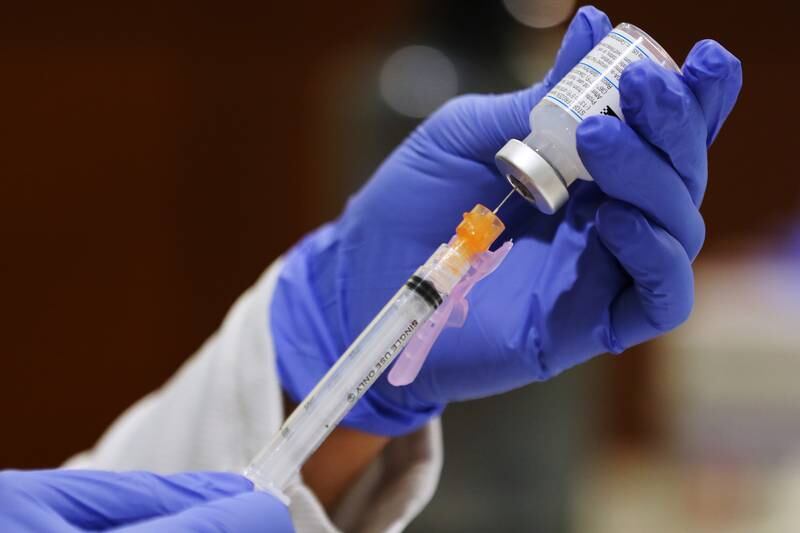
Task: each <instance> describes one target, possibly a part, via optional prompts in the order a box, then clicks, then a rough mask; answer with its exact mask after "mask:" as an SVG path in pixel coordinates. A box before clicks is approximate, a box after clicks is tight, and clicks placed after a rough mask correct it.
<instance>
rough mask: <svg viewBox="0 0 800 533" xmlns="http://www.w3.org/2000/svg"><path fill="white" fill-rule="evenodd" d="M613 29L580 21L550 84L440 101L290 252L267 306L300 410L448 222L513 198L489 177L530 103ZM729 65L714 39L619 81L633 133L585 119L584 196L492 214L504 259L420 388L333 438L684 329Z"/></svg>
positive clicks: (408, 421)
mask: <svg viewBox="0 0 800 533" xmlns="http://www.w3.org/2000/svg"><path fill="white" fill-rule="evenodd" d="M610 30H611V23H610V22H609V20H608V18H607V17H606V15H605V14H604V13H602V12H600V11H598V10H597V9H594V8H591V7H588V8H581V9H580V10H579V11H578V13H577V14H576V16H575V18H574V19H573V21H572V22H571V24H570V26H569V28H568V30H567V33H566V35H565V37H564V41H563V43H562V46H561V50H560V51H559V53H558V56H557V57H556V60H555V65H554V66H553V69H552V70H551V71H550V73H549V74H548V75H547V76H546V78H545V80H544V81H543V82H542V83H540V84H538V85H536V86H534V87H532V88H530V89H526V90H523V91H519V92H515V93H511V94H504V95H470V96H463V97H459V98H456V99H455V100H453V101H451V102H449V103H448V104H446V105H445V106H444V107H442V108H441V109H440V110H439V111H437V112H436V113H435V114H434V115H432V116H431V117H430V118H429V119H428V120H426V121H425V122H424V123H423V124H422V125H421V126H420V127H419V128H417V130H416V131H414V133H413V134H412V135H411V136H409V138H408V139H406V140H405V141H404V142H403V144H402V145H400V147H398V148H397V150H395V151H394V152H393V153H392V154H391V155H390V156H389V157H388V159H386V161H385V162H384V163H383V164H382V165H381V167H380V168H379V169H378V170H377V172H376V173H375V175H374V176H373V177H372V179H370V181H369V182H368V183H367V184H366V186H364V187H363V188H362V189H361V190H360V191H359V192H358V194H356V195H355V196H354V197H353V198H352V199H351V201H350V202H349V203H348V205H347V208H346V209H345V211H344V213H343V214H342V215H341V216H340V217H339V219H338V220H336V221H335V222H333V223H331V224H328V225H326V226H324V227H323V228H321V229H319V230H317V231H316V232H314V233H312V234H311V235H309V236H308V237H307V238H305V239H304V240H303V241H302V242H301V243H300V244H298V245H297V246H296V247H295V248H294V249H293V250H292V251H291V252H290V253H289V254H288V256H287V258H286V262H285V264H284V266H283V270H282V272H281V275H280V279H279V281H278V284H277V288H276V292H275V296H274V299H273V301H272V304H271V306H272V307H271V317H272V323H271V324H270V327H271V329H272V332H273V338H274V342H275V348H276V351H277V360H278V370H279V374H280V379H281V382H282V385H283V387H284V389H285V390H286V392H287V394H288V395H289V396H290V397H291V398H292V399H293V400H294V401H296V402H299V401H300V400H302V399H303V398H304V397H305V396H306V395H307V394H308V393H309V391H310V390H311V389H312V388H313V387H314V385H315V384H316V383H317V382H318V381H319V379H320V378H321V377H322V376H323V375H324V374H325V373H326V372H327V370H328V369H329V368H330V367H331V365H332V364H333V363H334V362H335V361H336V359H337V358H338V357H339V355H340V354H341V353H343V352H344V351H345V349H346V348H347V346H348V345H349V344H350V343H351V342H352V341H353V339H355V338H356V336H357V335H358V334H359V333H360V332H361V330H362V329H363V328H364V326H366V325H367V324H368V323H369V321H370V320H371V319H372V318H373V317H374V316H375V314H376V313H377V312H378V311H379V310H380V309H381V307H382V306H383V305H384V303H385V302H386V301H387V300H388V299H389V298H390V297H391V295H392V294H393V293H394V292H395V291H396V290H397V289H398V288H399V287H400V286H402V285H403V284H404V283H405V281H406V280H407V279H408V277H409V276H410V275H411V273H412V272H413V271H414V270H415V269H416V268H417V267H418V266H419V265H421V264H422V263H423V262H424V261H425V260H426V259H427V258H428V257H429V256H430V254H431V253H433V251H434V250H435V249H436V247H437V246H438V245H439V244H440V243H442V242H446V241H447V240H448V239H449V237H450V234H451V233H452V231H453V228H454V227H455V225H456V224H457V223H458V222H459V221H460V219H461V213H463V212H464V211H468V210H469V209H471V208H472V206H474V205H475V204H476V203H483V204H485V205H489V206H491V205H494V204H496V203H497V202H499V201H500V199H502V198H503V197H504V196H505V194H506V193H507V192H508V190H509V186H508V184H507V183H506V180H505V179H504V178H503V177H501V176H500V175H499V173H498V172H497V170H496V168H495V166H494V155H495V153H496V152H497V150H498V149H500V148H501V147H502V146H503V145H504V144H505V142H506V141H507V140H508V139H511V138H517V139H522V138H524V137H525V136H526V135H527V134H528V132H529V131H530V130H529V124H528V115H529V112H530V110H531V108H532V107H533V106H534V105H535V104H536V103H537V102H538V101H539V100H540V99H541V98H542V97H543V96H544V95H545V94H546V93H547V92H548V91H549V90H550V88H551V87H552V86H553V85H554V84H555V83H556V82H558V81H559V80H560V79H561V78H562V77H563V76H564V75H565V74H566V73H567V72H568V71H569V70H570V69H571V68H572V67H573V66H574V65H575V64H576V63H577V62H578V61H579V60H580V59H582V58H583V57H584V56H585V55H586V53H587V52H589V50H591V48H592V47H593V46H594V45H595V44H596V43H597V42H598V41H600V40H601V39H602V38H603V37H604V36H605V35H606V34H607V33H608V32H609V31H610ZM741 82H742V73H741V64H740V62H739V61H738V60H737V59H736V58H735V57H734V56H732V55H731V54H730V53H729V52H727V51H726V50H725V49H724V48H723V47H722V46H720V45H719V44H717V43H715V42H713V41H702V42H700V43H698V44H697V45H696V46H695V47H694V48H693V49H692V51H691V52H690V54H689V56H688V57H687V59H686V62H685V64H684V66H683V74H682V75H678V74H676V73H673V72H668V71H666V70H665V69H663V68H660V67H658V66H656V65H655V64H653V63H651V62H649V61H641V62H637V63H634V64H633V65H631V66H630V67H629V68H628V69H626V71H625V72H624V74H623V76H622V79H621V82H620V93H621V105H622V109H623V112H624V115H625V117H626V118H627V120H628V122H627V124H626V123H622V122H620V121H619V120H617V119H614V118H611V117H591V118H588V119H586V120H585V121H584V122H583V123H582V124H581V125H580V127H579V128H578V130H577V144H578V151H579V154H580V156H581V158H582V160H583V162H584V164H585V165H586V167H587V169H589V171H590V172H591V174H592V176H593V177H594V178H595V180H596V182H595V183H578V184H576V185H575V186H573V188H572V192H571V199H570V201H569V202H568V203H567V205H566V206H565V207H564V208H563V209H562V210H561V211H560V212H559V213H557V214H556V215H554V216H546V215H542V214H540V213H538V212H537V211H536V210H535V209H534V208H532V207H531V206H529V205H527V204H525V203H524V202H523V201H522V200H518V201H517V202H515V203H511V204H510V205H509V206H507V207H504V208H503V211H502V213H501V216H502V218H503V221H504V222H505V223H506V226H507V227H508V228H509V230H510V231H509V232H508V233H509V234H508V235H505V236H502V237H501V240H505V239H506V238H508V237H513V238H514V241H515V245H514V249H513V250H512V251H511V253H510V254H509V256H508V258H507V259H506V260H505V262H504V263H503V265H502V266H501V267H500V268H499V269H498V270H497V272H495V273H494V274H492V275H491V276H490V277H488V278H487V279H486V280H484V281H483V282H481V283H480V284H478V285H477V286H476V287H475V289H474V290H473V291H472V293H471V295H470V313H469V317H468V318H467V322H466V324H465V325H464V327H463V328H460V329H457V330H447V331H445V332H443V333H442V335H441V337H440V338H439V341H438V342H437V343H436V345H435V346H434V349H433V351H432V352H431V354H430V356H429V357H428V360H427V361H426V363H425V365H424V367H423V368H422V371H421V372H420V374H419V376H418V377H417V379H416V380H415V381H414V383H412V384H411V385H408V386H406V387H399V388H398V387H392V386H391V385H390V384H389V383H388V382H387V381H386V379H385V377H384V378H382V379H380V380H378V381H377V382H376V384H375V385H374V386H373V387H372V388H371V389H370V390H369V391H368V392H367V393H366V394H365V395H364V397H363V398H362V400H361V401H360V402H359V403H358V404H357V405H356V406H355V408H354V409H353V410H352V411H351V412H350V414H349V415H348V416H347V417H346V418H345V420H344V421H343V423H344V424H345V425H348V426H351V427H355V428H359V429H362V430H364V431H368V432H373V433H378V434H384V435H399V434H404V433H407V432H410V431H412V430H414V429H415V428H418V427H419V426H421V425H422V424H424V423H425V422H426V421H427V420H428V419H429V418H430V417H431V416H434V415H436V414H437V413H439V412H440V411H441V410H442V409H443V408H444V406H445V405H446V404H447V403H448V402H451V401H455V400H464V399H469V398H478V397H483V396H488V395H492V394H497V393H501V392H504V391H508V390H510V389H513V388H516V387H520V386H523V385H525V384H527V383H530V382H532V381H536V380H543V379H547V378H549V377H551V376H553V375H555V374H558V373H559V372H562V371H563V370H565V369H567V368H570V367H572V366H574V365H577V364H579V363H581V362H583V361H586V360H587V359H589V358H591V357H594V356H596V355H598V354H601V353H605V352H620V351H622V350H624V349H625V348H628V347H630V346H633V345H634V344H637V343H640V342H644V341H646V340H648V339H651V338H653V337H655V336H657V335H660V334H662V333H664V332H667V331H669V330H671V329H672V328H674V327H676V326H677V325H679V324H680V323H682V322H683V321H684V320H685V319H686V318H687V317H688V315H689V313H690V311H691V309H692V305H693V273H692V268H691V262H692V260H693V259H694V258H695V256H696V255H697V253H698V252H699V250H700V248H701V246H702V243H703V239H704V232H705V226H704V222H703V219H702V216H701V215H700V212H699V210H698V208H699V205H700V201H701V199H702V196H703V192H704V191H705V186H706V179H707V164H706V150H707V148H708V146H709V144H710V143H711V141H712V140H713V139H714V137H715V136H716V134H717V132H718V131H719V129H720V127H721V125H722V123H723V122H724V120H725V118H726V117H727V116H728V114H729V113H730V111H731V109H732V108H733V105H734V103H735V101H736V97H737V95H738V93H739V89H740V87H741Z"/></svg>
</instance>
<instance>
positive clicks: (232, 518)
mask: <svg viewBox="0 0 800 533" xmlns="http://www.w3.org/2000/svg"><path fill="white" fill-rule="evenodd" d="M115 531H118V532H120V533H122V532H127V533H137V532H142V533H144V532H148V533H149V532H159V531H163V532H164V533H168V532H169V533H171V532H173V531H193V532H195V533H204V532H208V533H216V532H219V531H230V532H236V533H256V532H261V531H269V532H270V533H292V532H293V531H294V526H293V525H292V519H291V516H290V515H289V509H288V508H287V507H286V506H285V505H283V504H282V503H281V502H280V501H279V500H277V499H276V498H274V497H273V496H271V495H270V494H269V493H266V492H258V491H256V492H248V493H245V494H238V495H236V496H233V497H230V498H222V499H218V500H215V501H213V502H209V503H205V504H202V505H197V506H195V507H190V508H188V509H186V510H184V511H182V512H180V513H177V514H175V515H172V516H164V517H161V518H156V519H153V520H148V521H146V522H142V523H140V524H136V525H133V526H130V527H125V528H121V529H117V530H115Z"/></svg>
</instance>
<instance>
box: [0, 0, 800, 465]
mask: <svg viewBox="0 0 800 533" xmlns="http://www.w3.org/2000/svg"><path fill="white" fill-rule="evenodd" d="M481 1H488V0H481ZM18 4H20V3H15V4H14V7H9V6H4V9H3V13H2V15H0V65H2V67H3V68H2V78H1V79H2V82H1V83H0V102H1V103H0V106H2V109H3V112H2V114H1V115H0V121H2V126H0V140H2V143H0V176H2V177H1V178H0V245H1V246H2V249H0V295H1V297H2V306H0V324H2V332H3V343H2V349H0V357H1V358H2V359H1V360H0V361H2V363H1V364H2V366H0V421H1V422H2V425H3V442H2V444H0V467H9V466H16V467H35V466H44V465H55V464H57V463H59V462H60V461H62V460H63V459H65V458H66V457H67V456H68V455H70V454H71V453H74V452H76V451H78V450H80V449H82V448H85V447H87V446H89V445H91V443H92V442H93V441H94V439H95V438H96V437H97V436H98V435H99V434H100V432H101V431H102V430H103V429H104V428H105V427H106V426H107V425H108V423H109V422H110V421H111V420H113V419H114V417H115V416H116V415H117V414H119V412H120V411H121V410H122V409H124V408H125V407H126V406H128V405H129V404H131V403H132V402H133V401H134V400H136V399H137V398H139V397H141V396H142V395H143V394H144V393H146V392H147V391H149V390H151V389H153V388H154V387H156V386H158V384H159V383H161V382H163V381H164V380H165V379H166V378H167V377H168V376H169V375H170V374H171V373H172V372H173V371H174V370H175V369H176V368H177V367H178V366H179V365H180V363H181V362H182V361H183V360H184V359H185V357H187V356H188V355H189V354H191V353H192V351H193V350H195V349H196V348H197V347H198V345H199V344H200V343H201V342H202V341H203V340H204V338H206V337H207V336H208V335H209V334H210V333H211V332H212V331H213V330H214V329H215V327H216V325H217V324H218V322H219V320H220V319H221V318H222V316H223V314H224V312H225V310H226V309H227V308H228V306H229V305H230V304H231V303H232V302H233V300H234V299H235V298H236V296H237V295H238V294H239V293H240V292H241V291H242V290H243V289H244V288H246V287H247V286H248V285H249V284H250V283H251V282H252V281H253V280H254V279H255V278H256V276H257V275H258V274H259V272H260V271H261V270H262V269H263V268H264V267H265V266H266V265H267V264H268V263H269V262H270V261H271V260H272V259H274V258H275V257H276V256H277V255H278V254H280V253H281V252H282V251H283V250H284V249H286V248H287V247H288V246H289V245H290V244H291V243H292V242H294V241H295V240H296V239H297V238H298V237H299V236H300V235H301V234H302V233H303V232H304V231H307V230H308V229H310V228H311V227H313V226H314V225H316V224H318V223H319V222H321V219H322V217H321V215H320V213H321V212H326V213H328V212H330V210H331V206H329V205H326V203H325V201H324V199H322V198H320V197H319V195H318V194H315V191H318V190H320V188H321V187H322V188H324V187H323V184H324V183H325V179H326V176H325V170H324V169H325V164H324V161H319V160H315V159H314V158H309V157H307V154H308V148H309V146H312V145H313V142H314V140H315V139H317V138H318V132H317V130H318V129H319V128H320V125H319V124H317V121H316V118H317V117H318V116H320V113H322V114H323V115H325V112H326V110H329V109H330V107H331V106H332V105H334V104H333V103H331V102H330V101H329V99H328V98H327V92H326V87H325V86H320V85H319V81H320V80H321V79H327V78H326V76H327V74H326V75H325V76H323V74H322V71H323V69H324V68H326V66H327V65H329V60H330V58H331V57H334V56H335V55H336V53H337V51H338V50H340V49H343V48H346V47H358V46H359V45H360V44H361V43H375V42H380V41H381V40H382V39H385V38H386V35H387V34H390V35H394V36H398V35H399V36H403V35H404V34H406V33H407V32H408V31H410V30H409V28H411V27H413V25H414V23H415V20H414V16H415V15H416V13H417V12H416V11H415V7H414V6H415V4H414V3H406V2H368V1H361V0H359V1H357V2H347V3H341V2H291V3H284V2H280V3H279V2H261V3H257V4H255V5H256V6H257V7H244V8H243V7H239V6H235V5H234V4H220V3H217V4H214V5H213V7H211V3H209V5H208V6H206V5H200V4H199V3H196V2H193V3H188V2H187V3H185V4H183V5H181V4H179V3H170V5H169V7H164V6H163V5H160V4H163V3H158V2H153V3H146V2H125V3H120V2H102V3H101V2H96V3H95V5H89V4H87V3H81V6H80V7H76V6H74V5H71V3H70V4H67V3H64V2H45V3H43V4H42V3H39V4H37V5H36V6H28V7H22V6H20V5H18ZM733 5H734V3H731V2H724V3H723V2H689V1H685V0H679V1H676V2H671V3H669V4H668V5H667V4H664V6H663V7H656V6H655V5H654V4H653V3H649V2H641V1H639V2H633V1H628V0H615V1H609V2H607V3H604V5H603V6H602V7H603V8H604V9H606V10H607V11H608V12H609V13H610V14H611V15H612V17H613V18H614V19H615V20H617V21H619V20H623V19H624V20H629V21H631V22H635V23H637V24H639V25H641V26H642V27H644V28H646V29H647V30H648V31H649V32H650V33H652V34H653V35H654V36H656V37H657V38H658V39H659V40H660V41H661V42H662V44H663V45H664V46H665V47H666V48H667V49H669V50H671V51H673V53H674V55H675V56H676V57H678V58H682V57H683V56H684V55H685V53H686V52H687V51H688V50H689V48H690V46H691V43H692V42H693V41H694V40H696V39H698V38H701V37H705V36H714V37H717V38H718V39H719V40H721V41H722V42H723V43H724V44H726V45H728V46H729V47H730V48H731V49H732V50H734V51H736V52H737V54H739V55H740V56H741V57H742V58H743V60H744V65H745V79H746V88H745V92H744V93H743V96H742V100H741V104H740V106H739V108H738V109H737V110H736V112H735V114H734V116H733V118H732V120H731V122H730V125H729V127H728V128H727V130H726V131H724V132H723V135H722V136H721V138H720V140H719V143H718V145H717V146H715V147H714V149H713V150H712V182H711V187H710V191H709V196H708V201H707V203H706V205H705V208H704V212H705V214H706V216H707V218H708V224H709V245H710V250H711V251H712V252H713V251H714V250H715V249H721V248H723V245H724V243H725V242H726V241H727V240H728V239H729V238H738V237H741V236H744V235H756V236H764V235H769V234H770V233H771V232H773V231H775V229H776V228H777V227H778V222H780V221H781V220H783V219H785V218H786V216H787V213H789V212H790V210H791V209H792V208H793V207H796V206H797V205H798V198H800V184H798V180H797V179H795V177H794V168H793V166H790V163H793V160H792V159H791V158H790V157H789V155H788V154H791V153H792V151H793V150H796V147H795V141H796V139H797V135H796V133H795V132H794V129H793V128H794V127H795V122H796V117H797V112H796V104H795V103H794V102H793V101H792V100H791V99H789V98H786V97H782V96H780V95H779V94H778V91H780V90H782V88H783V87H786V86H791V85H792V84H794V85H795V86H796V85H797V84H798V82H800V80H798V77H800V71H799V70H798V69H797V68H796V65H795V64H794V63H793V58H792V57H791V54H792V53H796V52H797V51H798V46H797V45H796V44H795V42H794V41H795V39H796V37H795V33H796V31H795V29H794V28H793V21H794V20H795V19H794V17H789V16H786V15H785V13H784V12H788V8H787V7H783V8H782V7H781V4H780V3H777V4H776V3H771V4H769V9H770V11H764V12H755V13H754V12H753V10H750V9H748V10H747V12H740V11H737V10H736V8H734V7H733ZM788 5H789V4H788V3H786V4H785V6H788ZM764 9H766V7H765V8H764ZM772 10H774V11H775V12H773V11H772ZM776 12H777V13H776ZM782 13H783V15H782ZM325 116H327V115H325ZM342 133H343V134H346V132H342ZM334 149H335V147H334ZM619 361H621V359H620V360H619ZM613 364H623V365H624V364H625V363H617V362H616V361H615V363H613ZM633 365H634V366H639V365H640V363H633ZM643 372H644V371H640V370H635V371H633V372H620V373H619V375H618V377H617V378H616V379H617V380H618V382H619V383H618V385H619V387H621V389H620V390H625V387H631V386H633V387H637V386H641V383H640V382H639V381H638V379H637V376H641V375H642V374H643ZM637 383H638V385H637ZM623 397H629V394H624V395H623ZM630 417H633V418H631V419H635V418H636V415H635V413H634V414H631V415H630ZM626 419H628V418H626Z"/></svg>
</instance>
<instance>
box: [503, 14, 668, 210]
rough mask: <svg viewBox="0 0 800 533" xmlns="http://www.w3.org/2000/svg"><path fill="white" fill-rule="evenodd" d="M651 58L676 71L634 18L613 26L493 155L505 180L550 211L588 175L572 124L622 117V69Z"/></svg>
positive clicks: (562, 201)
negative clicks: (522, 130) (524, 132)
mask: <svg viewBox="0 0 800 533" xmlns="http://www.w3.org/2000/svg"><path fill="white" fill-rule="evenodd" d="M643 59H650V60H651V61H655V62H656V63H658V64H659V65H661V66H663V67H665V68H668V69H671V70H674V71H675V72H680V68H679V67H678V65H677V64H676V63H675V61H673V59H672V58H671V57H670V56H669V54H667V52H666V51H665V50H664V49H663V48H662V47H661V45H659V44H658V43H657V42H656V41H655V40H654V39H653V38H652V37H650V36H649V35H647V34H646V33H645V32H644V31H642V30H641V29H639V28H637V27H636V26H634V25H633V24H628V23H622V24H620V25H618V26H617V27H616V28H614V29H613V30H611V32H609V34H608V35H606V36H605V37H604V38H603V40H601V41H600V42H599V43H598V44H597V46H595V47H594V48H593V49H592V51H591V52H589V53H588V54H587V55H586V57H584V58H583V59H582V60H581V61H580V62H579V63H578V64H577V65H575V67H573V69H572V70H571V71H570V72H569V73H568V74H567V75H566V76H564V78H563V79H561V81H559V82H558V83H557V84H556V85H555V86H554V87H553V88H552V89H551V90H550V92H549V93H547V95H545V97H544V98H542V100H541V101H540V102H539V103H538V104H536V106H534V108H533V109H532V110H531V114H530V125H531V134H530V135H528V136H527V137H525V139H524V140H522V141H519V140H517V139H512V140H510V141H508V143H506V145H505V146H503V148H501V149H500V151H499V152H497V155H496V156H495V161H496V163H497V167H498V168H499V169H500V171H501V172H502V173H503V174H505V176H506V177H507V178H508V181H509V182H510V183H511V185H512V186H513V187H514V189H516V190H517V192H519V194H521V195H522V196H523V197H525V198H526V199H527V200H528V201H530V202H532V203H533V204H535V205H536V207H537V208H538V209H539V210H540V211H542V212H543V213H547V214H552V213H555V212H556V211H558V209H559V208H560V207H561V206H562V205H564V202H566V201H567V199H568V198H569V192H568V187H569V186H570V185H571V184H572V183H573V182H574V181H575V180H576V179H581V180H589V181H590V180H591V179H592V176H591V175H590V174H589V171H587V170H586V168H585V167H584V166H583V163H582V162H581V159H580V157H579V156H578V151H577V148H576V144H575V130H576V128H577V127H578V124H580V123H581V122H582V121H583V120H584V119H585V118H586V117H589V116H592V115H599V114H603V115H609V116H614V117H617V118H619V119H620V120H625V117H623V115H622V110H621V109H620V103H619V80H620V76H621V75H622V71H623V70H624V69H625V67H627V66H628V65H630V64H631V63H634V62H636V61H641V60H643Z"/></svg>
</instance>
